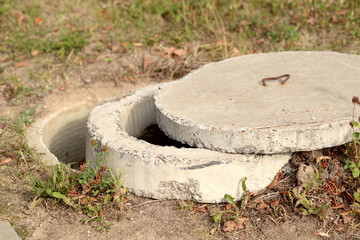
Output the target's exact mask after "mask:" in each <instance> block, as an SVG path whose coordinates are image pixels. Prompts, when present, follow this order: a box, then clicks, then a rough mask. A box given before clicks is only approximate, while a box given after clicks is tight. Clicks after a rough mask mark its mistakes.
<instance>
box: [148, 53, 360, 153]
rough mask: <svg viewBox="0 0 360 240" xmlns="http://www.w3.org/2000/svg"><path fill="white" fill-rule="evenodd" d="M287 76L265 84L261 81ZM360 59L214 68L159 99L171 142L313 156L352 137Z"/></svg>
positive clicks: (260, 59) (229, 63)
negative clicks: (287, 75) (353, 104)
mask: <svg viewBox="0 0 360 240" xmlns="http://www.w3.org/2000/svg"><path fill="white" fill-rule="evenodd" d="M283 74H289V75H290V78H289V79H288V80H287V82H286V83H285V84H283V85H281V84H280V82H281V81H283V80H285V76H284V78H282V79H281V80H277V81H266V85H267V86H263V82H262V81H261V80H262V79H264V78H269V77H276V76H279V75H283ZM359 90H360V56H356V55H348V54H341V53H335V52H280V53H265V54H255V55H246V56H241V57H237V58H231V59H228V60H225V61H221V62H217V63H211V64H208V65H205V66H203V67H202V68H200V69H198V70H196V71H194V72H192V73H190V74H189V75H187V76H185V77H184V78H182V79H181V80H178V81H175V82H171V83H169V84H166V85H164V86H162V87H161V89H160V90H159V91H157V93H156V94H155V105H156V109H157V122H158V125H159V127H160V128H161V129H162V130H163V131H164V132H165V134H167V135H168V136H169V137H171V138H173V139H176V140H178V141H181V142H183V143H187V144H189V145H192V146H197V147H203V148H207V149H212V150H217V151H221V152H229V153H261V154H273V153H282V152H295V151H309V150H315V149H321V148H324V147H332V146H335V145H340V144H343V143H345V142H348V141H350V140H351V137H352V134H351V128H350V127H349V124H348V123H349V121H350V120H351V116H352V104H351V98H352V96H356V95H359Z"/></svg>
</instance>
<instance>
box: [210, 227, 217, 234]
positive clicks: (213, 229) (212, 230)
mask: <svg viewBox="0 0 360 240" xmlns="http://www.w3.org/2000/svg"><path fill="white" fill-rule="evenodd" d="M216 229H217V228H216V227H213V228H212V229H211V230H210V231H209V233H210V235H214V234H215V232H216Z"/></svg>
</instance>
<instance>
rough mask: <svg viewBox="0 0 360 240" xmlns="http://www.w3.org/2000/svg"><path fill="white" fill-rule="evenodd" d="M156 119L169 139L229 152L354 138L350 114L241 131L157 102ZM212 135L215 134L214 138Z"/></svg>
mask: <svg viewBox="0 0 360 240" xmlns="http://www.w3.org/2000/svg"><path fill="white" fill-rule="evenodd" d="M155 104H156V102H155ZM156 119H157V122H158V125H159V128H160V129H161V130H162V131H163V132H164V133H165V134H166V135H167V136H168V137H170V138H172V139H176V140H177V141H179V142H182V143H184V144H189V145H190V146H197V147H202V148H206V149H212V150H215V151H220V152H228V153H244V154H250V153H255V154H275V153H291V152H298V151H312V150H318V149H323V148H328V147H333V146H338V145H341V144H344V143H347V142H350V141H351V140H352V138H353V136H352V129H351V127H350V125H349V122H350V121H351V119H350V118H349V119H343V120H339V121H338V122H331V123H327V124H322V125H318V126H312V127H305V128H301V129H300V128H299V127H294V128H292V129H290V128H287V129H273V130H272V131H271V132H269V130H268V129H256V128H254V129H247V130H246V131H243V132H242V134H238V132H239V131H241V130H240V129H223V128H221V129H219V128H217V127H215V126H209V125H205V124H200V123H195V122H193V121H192V122H189V121H187V120H185V119H181V118H178V117H175V116H173V115H172V114H171V113H169V112H167V111H166V110H164V109H163V108H161V107H160V106H158V105H156ZM214 135H216V136H217V138H214ZM264 136H266V137H264ZM199 139H201V140H199ZM324 139H327V140H326V141H324Z"/></svg>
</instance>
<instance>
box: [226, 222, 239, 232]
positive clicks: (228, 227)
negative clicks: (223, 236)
mask: <svg viewBox="0 0 360 240" xmlns="http://www.w3.org/2000/svg"><path fill="white" fill-rule="evenodd" d="M236 229H237V224H236V222H235V221H233V220H229V221H227V222H226V223H225V224H224V227H223V231H224V232H231V231H234V230H236Z"/></svg>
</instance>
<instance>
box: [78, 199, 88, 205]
mask: <svg viewBox="0 0 360 240" xmlns="http://www.w3.org/2000/svg"><path fill="white" fill-rule="evenodd" d="M86 202H87V200H86V197H83V198H82V199H81V200H80V204H81V205H85V204H86Z"/></svg>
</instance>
